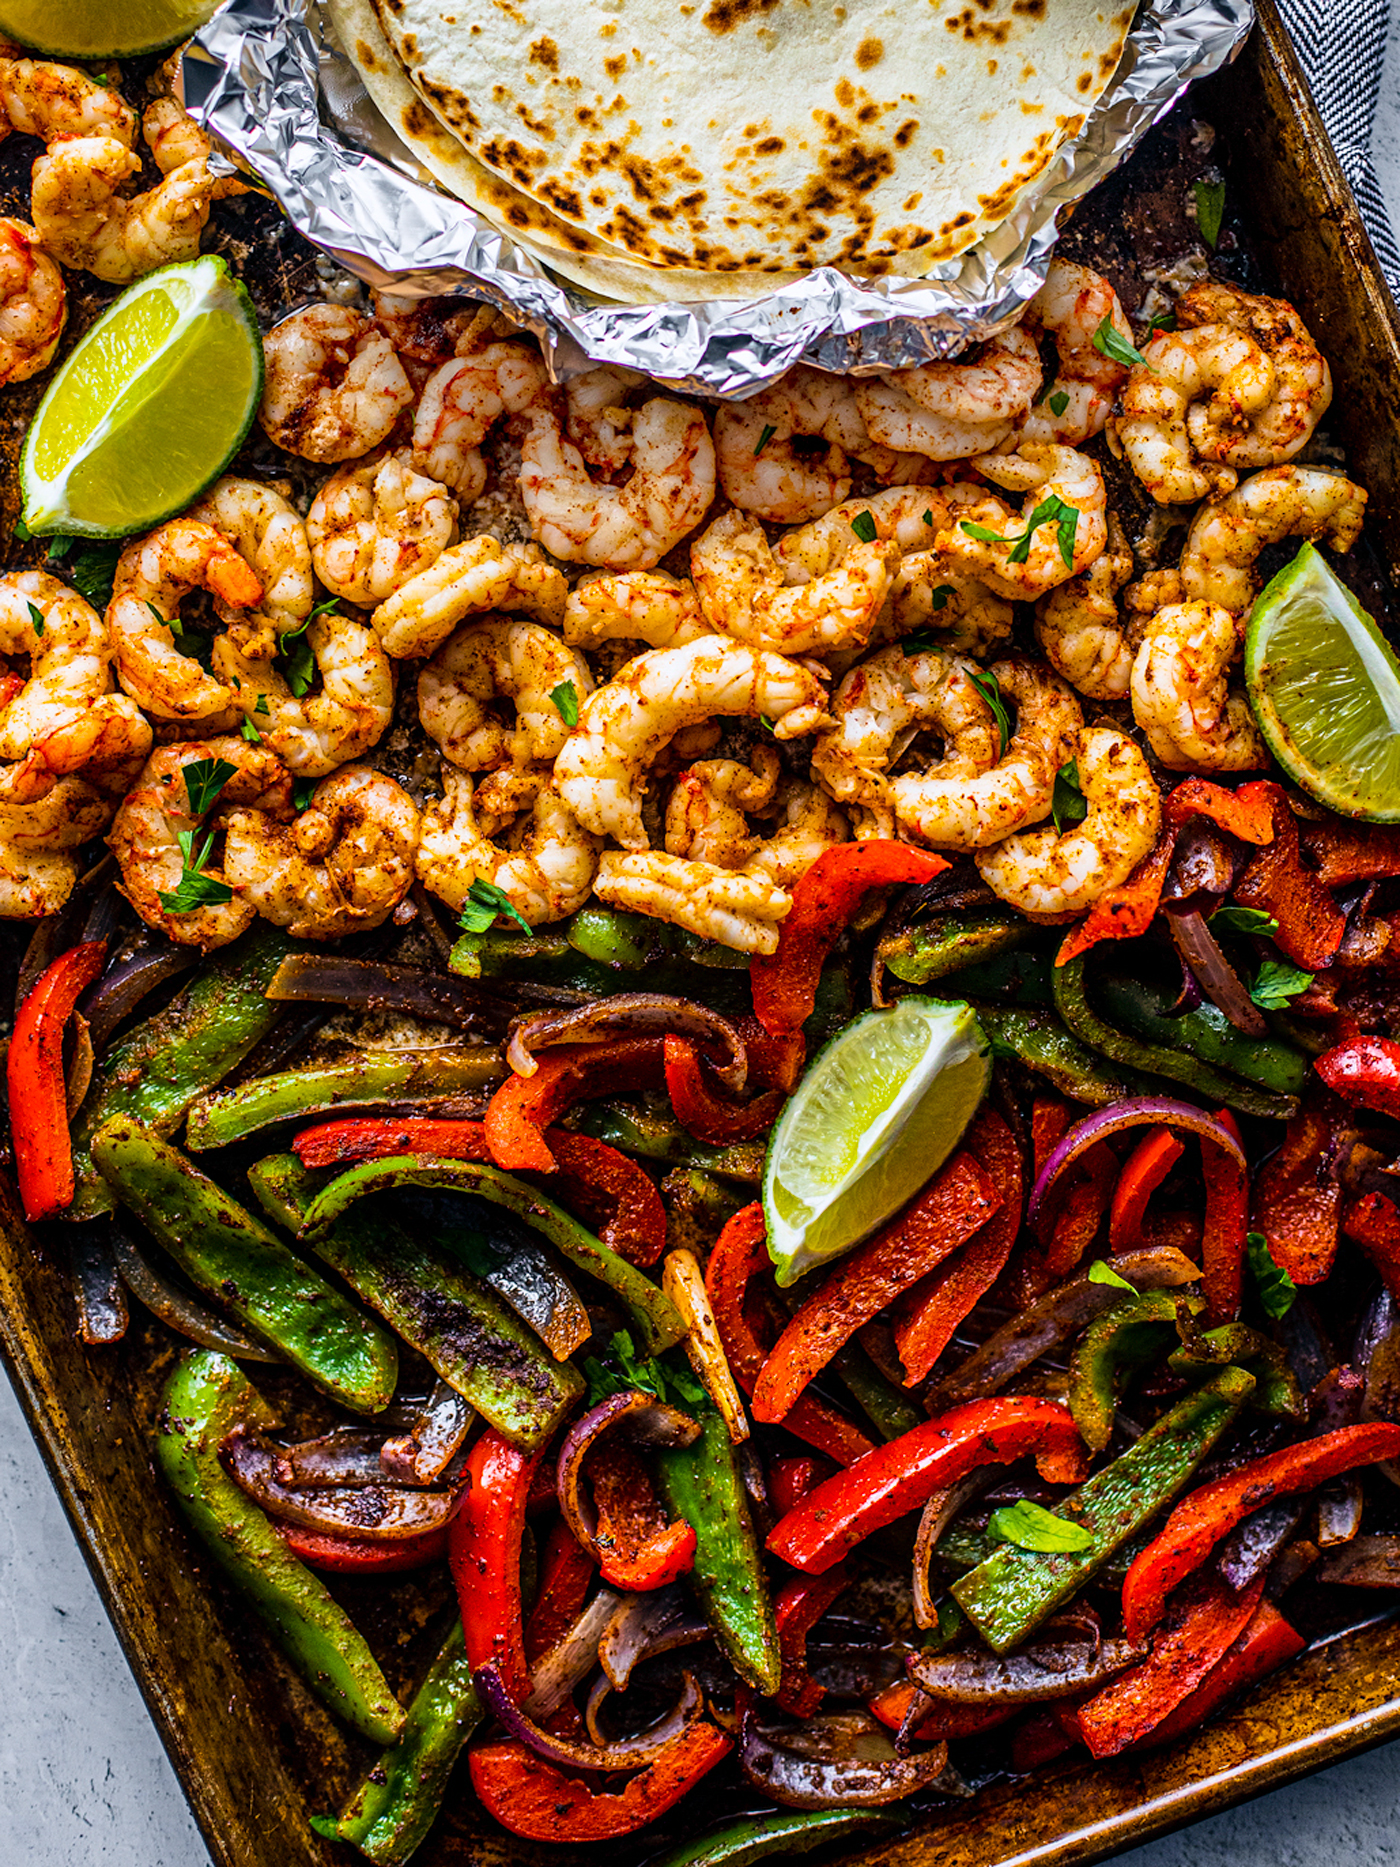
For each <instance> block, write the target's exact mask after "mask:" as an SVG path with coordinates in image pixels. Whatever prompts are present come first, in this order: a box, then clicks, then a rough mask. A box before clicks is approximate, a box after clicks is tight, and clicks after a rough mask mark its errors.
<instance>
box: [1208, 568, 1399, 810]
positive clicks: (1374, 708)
mask: <svg viewBox="0 0 1400 1867" xmlns="http://www.w3.org/2000/svg"><path fill="white" fill-rule="evenodd" d="M1244 673H1245V680H1246V682H1247V684H1248V687H1249V703H1250V705H1251V706H1252V707H1253V708H1254V715H1255V718H1256V719H1257V720H1258V721H1259V727H1260V730H1261V732H1262V733H1263V735H1264V737H1265V738H1266V739H1267V740H1268V742H1269V750H1270V751H1271V752H1272V753H1273V755H1274V757H1275V758H1276V759H1277V760H1278V762H1279V764H1280V765H1282V767H1283V769H1284V770H1285V771H1286V772H1287V773H1288V775H1289V777H1290V778H1292V779H1294V780H1295V781H1296V782H1297V783H1298V784H1299V785H1300V786H1301V787H1302V789H1303V790H1304V791H1306V792H1307V793H1308V795H1309V797H1315V798H1316V799H1317V800H1318V802H1319V803H1320V804H1326V805H1327V807H1328V809H1329V810H1335V811H1340V813H1341V814H1342V815H1343V816H1344V817H1364V818H1366V820H1367V821H1368V822H1370V823H1400V665H1397V663H1396V660H1395V656H1394V655H1393V654H1392V652H1391V650H1390V649H1389V647H1388V646H1387V645H1386V641H1385V637H1384V636H1383V635H1382V634H1381V632H1380V630H1379V629H1378V628H1377V627H1376V625H1375V623H1374V622H1373V621H1372V620H1371V618H1370V617H1369V616H1368V615H1367V614H1366V612H1365V610H1364V609H1362V607H1361V605H1360V604H1359V603H1358V602H1357V600H1356V598H1355V597H1354V596H1353V595H1352V593H1351V591H1350V590H1348V589H1347V587H1346V585H1345V584H1344V583H1343V582H1342V581H1341V579H1340V578H1339V577H1338V576H1337V574H1336V572H1335V571H1334V570H1333V569H1332V567H1331V565H1330V564H1328V562H1327V560H1326V558H1324V557H1323V556H1322V554H1321V553H1320V552H1319V551H1317V550H1316V549H1315V548H1314V547H1313V546H1312V545H1304V546H1303V548H1302V550H1301V551H1300V552H1299V553H1298V555H1297V557H1295V558H1294V560H1293V562H1292V563H1291V564H1289V565H1288V566H1287V567H1286V568H1285V569H1284V570H1281V571H1280V572H1279V574H1278V576H1277V577H1275V578H1274V580H1273V582H1272V583H1271V584H1269V586H1268V588H1267V589H1266V590H1265V591H1264V593H1263V594H1262V596H1260V598H1259V600H1258V602H1256V603H1255V605H1254V609H1253V612H1252V613H1251V615H1250V619H1249V633H1248V634H1247V636H1246V637H1245V649H1244Z"/></svg>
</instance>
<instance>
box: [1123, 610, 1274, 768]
mask: <svg viewBox="0 0 1400 1867" xmlns="http://www.w3.org/2000/svg"><path fill="white" fill-rule="evenodd" d="M1241 646H1242V635H1241V631H1240V629H1239V627H1238V625H1237V623H1236V621H1235V618H1234V617H1233V616H1232V615H1231V614H1230V612H1229V610H1228V609H1221V608H1220V607H1219V606H1218V605H1217V604H1214V603H1202V602H1191V603H1172V604H1169V605H1168V606H1167V607H1166V608H1165V609H1161V610H1158V612H1157V614H1156V615H1155V616H1154V617H1153V618H1152V620H1151V621H1150V622H1149V623H1148V625H1147V627H1146V629H1145V630H1144V632H1143V637H1142V645H1141V647H1140V648H1139V649H1138V651H1137V657H1136V659H1135V660H1134V662H1133V672H1132V695H1133V718H1134V719H1135V720H1136V721H1137V723H1138V725H1139V726H1140V727H1141V728H1142V730H1143V732H1144V733H1146V735H1147V743H1148V744H1149V745H1150V746H1151V748H1152V750H1153V753H1154V754H1155V755H1156V757H1157V759H1158V760H1159V762H1160V763H1161V764H1163V765H1165V766H1166V767H1167V768H1168V770H1170V771H1259V770H1261V769H1262V768H1263V767H1264V766H1265V765H1267V764H1268V753H1267V751H1266V750H1265V747H1264V741H1263V740H1262V739H1261V738H1260V736H1259V733H1258V730H1257V729H1256V727H1255V724H1254V716H1253V714H1252V713H1251V712H1250V707H1249V701H1248V700H1247V699H1246V697H1245V696H1244V694H1242V693H1235V694H1232V693H1230V691H1229V685H1228V683H1229V672H1230V664H1231V663H1232V662H1233V661H1234V659H1235V657H1236V656H1237V654H1238V653H1239V650H1240V648H1241Z"/></svg>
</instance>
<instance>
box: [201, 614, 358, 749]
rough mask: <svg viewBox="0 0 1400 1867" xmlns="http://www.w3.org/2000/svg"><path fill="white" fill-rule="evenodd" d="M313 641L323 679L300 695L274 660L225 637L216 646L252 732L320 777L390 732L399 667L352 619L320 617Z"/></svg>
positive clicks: (219, 667)
mask: <svg viewBox="0 0 1400 1867" xmlns="http://www.w3.org/2000/svg"><path fill="white" fill-rule="evenodd" d="M306 640H307V645H308V646H309V648H310V650H311V654H312V658H313V659H314V661H315V663H316V668H317V672H318V673H319V675H320V677H321V684H320V686H319V687H318V688H316V689H315V690H314V691H308V692H303V693H301V694H297V693H294V692H293V690H292V687H291V685H290V683H289V682H288V680H287V679H286V678H285V677H284V676H283V675H282V673H281V672H280V670H279V669H278V668H277V667H276V665H275V664H274V663H272V662H269V661H251V660H249V659H248V658H247V657H246V656H243V655H240V654H239V653H238V651H237V649H236V648H235V647H234V646H233V643H232V641H231V639H230V638H229V637H228V636H226V635H222V636H220V637H219V639H218V641H216V642H215V644H214V671H215V673H216V674H219V675H221V676H222V677H223V679H224V680H225V681H227V683H228V685H229V687H230V688H231V689H232V691H233V698H234V704H235V705H236V706H237V707H238V708H239V710H240V712H241V713H242V714H243V717H244V719H245V720H247V721H248V722H249V728H250V730H252V731H255V732H256V733H257V734H258V735H259V736H260V738H261V739H262V740H263V742H264V744H266V745H267V746H268V748H269V749H270V750H271V751H273V752H275V753H276V754H277V756H278V758H280V759H281V760H282V762H283V764H284V765H286V766H288V767H289V769H290V770H292V771H294V772H298V773H300V774H301V775H302V776H303V777H310V778H321V777H324V776H325V774H326V773H327V772H331V771H334V770H335V768H336V766H337V765H343V764H344V763H345V761H346V760H347V759H352V758H358V757H359V756H360V754H361V753H362V752H367V751H368V750H369V748H370V747H371V746H372V745H377V744H378V743H379V741H380V740H381V739H382V738H383V737H384V734H385V733H386V732H387V731H388V729H389V722H390V720H391V719H392V718H393V715H394V666H393V663H392V662H391V661H390V660H389V657H388V656H387V655H386V654H385V653H384V650H383V649H382V648H381V647H380V645H379V638H378V637H377V636H376V635H375V633H374V631H373V629H367V628H366V627H365V625H364V624H363V623H361V622H354V621H352V620H351V618H350V617H349V616H336V615H329V616H318V617H316V619H315V620H314V621H313V622H312V623H311V624H310V625H309V626H308V628H307V631H306ZM298 685H301V683H300V682H299V683H298Z"/></svg>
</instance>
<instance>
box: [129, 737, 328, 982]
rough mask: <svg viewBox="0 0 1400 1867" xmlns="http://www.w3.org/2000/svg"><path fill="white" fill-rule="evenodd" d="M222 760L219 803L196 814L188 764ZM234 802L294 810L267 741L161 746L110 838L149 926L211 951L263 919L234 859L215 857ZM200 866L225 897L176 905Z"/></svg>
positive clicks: (132, 897) (288, 787)
mask: <svg viewBox="0 0 1400 1867" xmlns="http://www.w3.org/2000/svg"><path fill="white" fill-rule="evenodd" d="M214 760H219V761H221V762H222V763H223V764H224V765H225V766H227V767H228V768H229V773H230V775H229V777H228V781H227V783H226V784H224V785H223V787H222V788H221V789H220V790H219V791H218V792H217V794H216V798H215V801H214V804H213V806H212V809H210V810H207V811H205V812H203V813H200V812H196V811H195V810H194V809H193V808H192V804H193V802H194V801H196V799H192V797H191V794H190V790H189V786H188V783H187V780H186V778H185V767H186V766H187V765H193V764H196V763H199V764H206V765H207V764H208V763H209V762H210V761H214ZM197 800H198V801H202V796H199V795H198V794H197ZM232 805H247V806H250V807H252V808H254V809H257V810H260V811H265V812H269V813H275V814H277V815H279V816H286V815H288V814H290V805H291V781H290V779H289V778H288V776H287V773H286V771H285V770H284V769H283V767H282V765H281V763H280V762H279V761H278V760H277V759H276V758H274V757H273V755H272V753H271V752H269V751H268V749H267V747H266V746H261V745H250V744H249V743H248V742H247V741H246V740H245V739H242V738H240V737H239V736H238V735H237V734H236V733H228V734H221V735H219V736H218V737H216V738H212V739H201V740H195V741H190V742H187V743H185V744H182V745H164V746H157V748H156V750H155V751H154V752H153V753H152V754H151V756H150V758H149V759H148V760H147V761H146V765H145V769H144V770H143V771H142V773H141V776H140V777H139V778H138V779H137V781H136V783H135V785H134V786H133V787H132V789H131V790H130V791H129V792H128V793H127V795H126V797H125V798H124V799H123V800H122V804H121V808H120V809H119V810H118V811H117V815H116V821H115V822H114V823H113V825H112V833H111V835H110V836H109V837H108V838H107V841H108V843H109V844H110V846H111V849H112V853H113V854H114V855H115V856H116V859H117V867H118V868H119V870H120V871H121V878H122V879H121V891H122V893H123V894H124V895H125V896H126V898H127V900H128V901H129V902H130V903H131V905H132V907H134V908H135V910H136V912H137V913H138V914H139V915H140V916H141V918H142V920H143V921H145V923H146V925H147V926H148V927H154V928H155V929H156V930H157V932H159V933H163V934H165V935H166V936H167V937H168V938H169V939H171V940H174V941H177V942H178V943H179V944H180V945H182V946H197V947H202V948H203V949H204V950H205V952H208V951H209V950H210V949H211V948H213V947H218V946H227V945H228V943H229V941H230V940H236V939H237V938H238V936H239V934H241V933H244V932H246V931H247V929H248V928H249V927H251V926H252V924H253V922H254V920H255V919H256V918H257V914H256V910H255V908H254V906H253V903H252V902H251V900H249V899H248V898H246V897H245V896H243V895H242V894H240V893H239V892H238V885H237V883H236V882H235V881H234V878H233V877H232V876H231V875H230V874H229V873H228V870H227V863H226V862H225V864H224V866H222V867H221V866H220V865H219V863H218V862H217V861H210V860H209V859H208V858H209V855H210V852H211V845H212V843H213V840H214V839H215V838H216V837H217V835H218V832H219V830H220V828H221V827H222V825H223V821H224V818H225V816H226V814H227V812H228V809H229V807H230V806H232ZM201 835H203V837H204V838H205V839H207V840H206V841H205V842H204V843H203V845H202V846H201V842H200V839H201ZM201 855H202V856H204V858H205V859H204V860H203V861H201V862H199V863H198V864H197V865H196V863H195V862H194V861H192V860H189V858H191V857H196V856H201ZM196 866H197V868H198V871H199V873H200V874H201V875H203V876H204V877H205V878H206V880H207V882H208V883H210V884H211V885H212V889H211V892H212V893H213V894H214V895H215V896H216V897H217V896H218V895H223V896H224V897H225V898H224V899H222V900H220V899H217V898H216V899H214V900H210V901H206V902H204V903H203V904H201V905H197V906H194V907H191V908H189V909H188V910H185V911H180V910H178V909H174V908H171V907H169V906H168V905H167V903H166V902H165V901H163V900H162V899H161V897H162V895H166V896H171V895H175V894H176V892H177V891H178V890H179V888H180V885H181V880H182V878H183V877H184V876H185V875H187V874H188V873H189V872H190V871H191V870H192V869H194V868H195V867H196Z"/></svg>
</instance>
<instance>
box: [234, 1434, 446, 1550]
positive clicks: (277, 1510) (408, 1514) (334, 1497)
mask: <svg viewBox="0 0 1400 1867" xmlns="http://www.w3.org/2000/svg"><path fill="white" fill-rule="evenodd" d="M219 1457H220V1459H221V1460H222V1462H223V1465H224V1468H225V1470H226V1471H227V1472H228V1474H229V1476H230V1477H231V1478H232V1479H233V1481H234V1483H235V1484H236V1485H238V1487H239V1488H240V1490H243V1491H246V1492H247V1494H248V1496H249V1497H250V1498H252V1499H253V1501H254V1502H255V1503H256V1504H260V1505H261V1506H262V1508H263V1509H264V1510H265V1511H267V1512H268V1514H269V1515H270V1516H273V1517H281V1518H283V1519H285V1521H286V1522H288V1523H299V1524H302V1525H304V1526H305V1528H306V1529H308V1530H322V1531H324V1532H325V1533H326V1535H328V1536H350V1537H358V1538H360V1539H361V1540H362V1541H371V1542H392V1541H395V1540H396V1539H398V1538H399V1537H405V1536H419V1535H421V1534H422V1532H423V1531H425V1530H436V1529H439V1528H441V1526H442V1525H443V1524H446V1523H450V1522H451V1520H452V1518H453V1517H455V1516H456V1514H457V1511H458V1509H459V1508H460V1506H461V1503H462V1500H463V1498H464V1497H465V1496H466V1491H465V1489H457V1490H452V1491H423V1490H410V1489H409V1488H408V1487H407V1486H403V1485H391V1484H388V1483H381V1484H379V1485H364V1486H359V1485H338V1486H329V1485H327V1486H322V1487H319V1488H316V1487H311V1488H308V1489H306V1490H291V1489H289V1488H288V1487H287V1486H286V1485H284V1484H281V1483H280V1482H279V1481H278V1478H277V1453H276V1451H275V1450H274V1449H273V1448H272V1447H271V1446H268V1445H265V1444H263V1443H262V1442H261V1441H260V1440H259V1439H257V1438H256V1437H255V1436H254V1435H253V1434H252V1433H249V1432H234V1433H232V1434H231V1435H230V1436H229V1437H228V1438H227V1439H226V1440H225V1441H224V1443H223V1445H222V1446H221V1447H220V1448H219Z"/></svg>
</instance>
